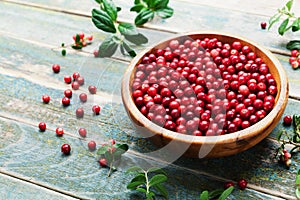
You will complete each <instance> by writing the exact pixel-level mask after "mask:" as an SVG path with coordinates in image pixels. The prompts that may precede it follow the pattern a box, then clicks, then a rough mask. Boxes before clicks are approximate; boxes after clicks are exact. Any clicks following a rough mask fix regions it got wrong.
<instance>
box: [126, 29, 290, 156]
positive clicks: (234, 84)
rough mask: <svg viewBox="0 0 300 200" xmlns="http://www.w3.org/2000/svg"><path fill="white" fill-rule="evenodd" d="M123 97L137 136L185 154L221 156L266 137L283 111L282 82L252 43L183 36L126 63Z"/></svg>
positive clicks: (270, 59)
mask: <svg viewBox="0 0 300 200" xmlns="http://www.w3.org/2000/svg"><path fill="white" fill-rule="evenodd" d="M122 99H123V103H124V106H125V108H126V110H127V113H128V115H129V117H130V118H131V119H132V121H133V122H134V124H135V125H136V127H137V131H138V133H140V134H141V135H143V136H145V137H149V139H151V141H153V142H154V144H156V145H158V146H159V147H164V146H165V145H167V144H168V143H170V142H171V141H172V143H176V145H174V146H175V147H174V148H176V149H177V150H178V148H179V149H180V148H182V149H183V151H182V153H183V154H184V155H185V156H189V157H222V156H228V155H232V154H236V153H238V152H241V151H244V150H247V149H249V148H250V147H252V146H254V145H256V144H257V143H258V142H260V141H261V140H262V139H264V138H265V137H266V136H268V135H269V134H270V132H271V131H272V130H273V129H274V127H275V126H276V125H277V123H278V121H279V120H280V117H281V116H282V114H283V112H284V109H285V107H286V104H287V100H288V80H287V77H286V74H285V71H284V69H283V68H282V66H281V64H280V62H279V61H278V60H277V59H276V58H275V56H274V55H273V54H272V53H271V52H269V51H268V50H266V49H264V48H262V47H260V46H259V45H257V44H255V43H253V42H252V41H249V40H247V39H244V38H241V37H238V36H233V35H229V34H223V33H204V32H196V33H187V34H183V35H179V36H177V37H176V38H170V39H167V40H165V41H162V42H160V43H159V44H157V45H155V46H154V47H151V48H148V49H146V50H145V51H143V52H141V53H140V54H139V55H137V56H136V57H135V58H134V59H133V60H132V62H131V63H130V65H129V66H128V69H127V71H126V73H125V75H124V77H123V82H122ZM203 149H209V151H206V152H205V153H204V154H203V153H201V150H203ZM200 155H201V156H200Z"/></svg>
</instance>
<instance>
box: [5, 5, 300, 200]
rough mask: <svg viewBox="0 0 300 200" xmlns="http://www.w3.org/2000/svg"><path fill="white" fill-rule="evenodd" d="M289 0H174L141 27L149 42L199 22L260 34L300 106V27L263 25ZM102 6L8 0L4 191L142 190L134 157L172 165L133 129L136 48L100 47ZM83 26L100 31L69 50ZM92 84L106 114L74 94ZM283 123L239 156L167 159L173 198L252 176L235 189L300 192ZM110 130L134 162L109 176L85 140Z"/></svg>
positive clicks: (291, 105)
mask: <svg viewBox="0 0 300 200" xmlns="http://www.w3.org/2000/svg"><path fill="white" fill-rule="evenodd" d="M129 2H130V3H129ZM115 3H116V4H117V5H121V7H122V8H123V10H122V12H120V17H119V19H120V20H121V21H126V22H127V21H128V22H131V21H132V20H133V16H135V15H134V14H133V13H131V14H130V13H129V8H130V7H131V4H132V3H133V1H132V2H131V1H128V0H115ZM297 3H299V2H297ZM282 4H283V2H282V1H279V0H276V1H256V2H255V1H253V0H243V1H234V0H227V1H226V2H224V3H222V2H221V1H217V0H202V1H192V0H172V1H171V3H170V6H171V7H173V8H174V9H175V14H174V16H173V17H172V18H170V19H168V20H160V19H156V20H155V21H154V22H151V23H148V24H146V25H145V26H144V27H142V28H140V31H141V32H142V33H143V34H145V35H146V36H147V37H148V38H149V43H148V44H147V45H146V46H150V45H152V44H154V43H156V42H158V41H160V40H162V39H164V38H165V37H168V36H172V35H175V34H176V33H179V32H186V31H196V30H216V31H223V32H228V33H233V34H237V35H241V36H244V37H246V38H248V39H251V40H253V41H256V42H257V43H259V44H261V45H263V46H265V47H266V48H268V49H270V50H271V51H272V52H273V53H274V54H275V56H276V57H277V58H278V59H279V60H280V62H281V63H282V65H283V67H284V68H285V70H286V72H287V74H288V77H289V83H290V93H289V95H290V98H289V102H288V106H287V108H286V110H285V114H299V113H300V102H299V97H300V81H299V77H300V72H299V71H294V70H293V69H292V68H291V66H290V65H289V63H288V59H289V52H288V51H287V50H286V49H285V47H284V46H285V44H286V43H287V41H289V40H290V39H293V38H296V37H298V39H299V33H295V34H291V33H288V34H286V35H285V36H284V37H280V36H278V34H277V29H276V28H277V27H274V28H273V29H271V30H270V31H266V30H262V29H261V28H260V22H262V21H268V19H269V17H270V16H271V15H272V14H274V13H275V11H276V9H277V8H279V7H281V6H282ZM297 6H298V8H299V5H297ZM95 7H97V4H96V3H95V2H94V1H92V0H88V1H79V0H72V1H63V0H53V1H46V0H22V1H21V0H0V11H1V12H0V85H1V87H0V199H101V200H104V199H141V196H139V195H138V194H137V193H134V192H132V191H129V190H127V189H126V184H127V183H128V182H129V181H130V179H131V178H132V177H131V176H128V175H125V173H124V170H125V169H126V167H128V166H130V165H134V164H138V162H154V163H157V164H158V165H160V164H161V165H164V163H163V162H161V161H160V160H157V159H156V158H152V157H147V156H144V154H143V152H147V151H151V150H153V149H154V148H155V147H153V145H152V144H151V143H149V142H148V141H147V140H146V139H141V138H139V136H138V135H137V134H136V133H135V129H134V128H133V125H132V123H131V122H130V120H129V119H128V117H127V115H126V112H125V110H124V108H123V105H122V101H121V98H120V82H121V78H122V75H123V73H124V71H125V69H126V67H127V65H128V63H129V61H130V58H129V57H125V56H122V55H121V54H116V55H115V56H114V57H113V58H106V59H101V58H94V56H93V54H92V52H93V50H94V49H96V48H97V47H98V44H99V43H100V42H101V41H102V40H103V39H104V38H105V36H106V34H105V33H103V32H101V31H99V30H98V29H96V28H95V27H94V25H93V24H92V22H91V10H92V8H95ZM298 10H299V9H298ZM298 15H299V13H298ZM79 32H85V33H86V34H93V35H94V38H95V39H94V41H93V43H92V44H91V45H89V46H88V47H86V48H84V50H83V51H75V50H72V49H71V48H67V55H66V56H65V57H63V56H62V55H61V52H60V50H61V49H60V45H61V43H62V42H64V43H66V44H71V43H72V35H74V34H76V33H79ZM144 48H145V46H141V47H138V48H137V49H138V51H140V50H142V49H144ZM55 63H57V64H60V65H61V66H62V69H61V72H60V73H59V74H54V73H53V72H52V69H51V66H52V64H55ZM75 71H78V72H80V73H81V74H82V75H83V76H84V77H85V80H86V83H85V86H84V87H81V89H80V90H79V91H77V92H76V94H75V96H74V97H73V100H72V104H71V106H69V107H67V108H63V107H62V106H61V104H60V99H61V97H62V96H63V91H64V90H65V89H67V88H69V87H70V86H69V85H67V84H65V83H64V82H63V77H64V75H71V74H72V73H73V72H75ZM91 84H94V85H97V87H98V93H97V95H94V96H93V97H91V98H90V99H89V102H90V103H94V102H96V103H98V104H100V105H101V107H102V110H101V114H100V115H99V116H93V115H92V111H91V110H87V111H86V115H85V117H84V118H83V119H76V116H75V109H76V108H78V107H79V106H83V107H84V108H87V109H88V108H89V107H88V106H89V102H88V103H86V104H82V103H80V102H79V101H78V100H76V98H78V94H79V93H81V92H87V86H88V85H91ZM43 94H48V95H50V96H51V98H52V99H51V102H50V103H49V104H47V105H45V104H43V103H42V102H41V96H42V95H43ZM41 121H45V122H46V123H47V126H48V129H47V131H46V132H39V130H38V127H37V125H38V123H39V122H41ZM58 126H62V127H64V129H65V131H66V134H65V135H64V136H63V137H60V138H58V137H56V136H55V129H56V127H58ZM79 127H85V128H86V129H87V131H88V137H87V138H86V139H81V138H80V137H79V135H78V133H77V130H78V128H79ZM281 128H283V127H282V124H281V123H280V124H278V126H277V127H276V129H275V130H274V131H273V132H272V133H271V134H270V136H269V137H268V138H266V139H265V140H263V141H262V142H261V143H259V144H258V145H257V146H255V147H253V148H251V149H250V150H248V151H245V152H243V153H240V154H237V155H234V156H230V157H226V158H220V159H202V160H200V159H190V158H180V159H178V160H177V161H176V162H174V163H173V164H171V165H168V166H166V167H165V168H164V169H165V171H166V172H167V173H168V177H169V179H168V184H167V189H168V191H169V193H170V199H199V195H200V193H201V191H203V190H213V189H217V188H222V187H223V183H224V181H228V180H233V181H237V180H238V179H240V178H245V179H246V180H248V182H249V185H248V187H247V189H246V190H244V191H241V190H239V189H235V190H234V192H233V194H232V195H231V196H230V197H231V199H296V198H295V195H294V190H295V176H296V170H297V167H298V166H299V164H300V160H299V159H300V157H299V154H298V155H296V156H295V157H294V158H293V163H292V166H291V167H290V169H289V170H287V169H285V168H284V167H283V166H281V165H279V164H278V163H277V161H276V159H274V152H275V149H276V148H277V147H278V143H277V141H276V139H275V137H276V133H277V132H278V131H279V130H280V129H281ZM110 138H115V139H116V140H117V141H118V142H120V143H127V144H128V145H129V146H130V150H129V152H127V153H126V154H124V158H125V159H127V161H128V162H127V166H122V167H121V169H120V170H118V171H117V172H115V173H113V174H112V176H111V177H107V176H106V174H107V169H105V168H100V166H99V164H98V162H97V158H98V157H97V155H96V154H95V153H94V152H90V151H88V149H87V142H88V141H89V140H95V141H96V142H97V143H101V142H105V141H107V140H108V139H110ZM62 143H69V144H70V145H71V148H72V154H71V155H70V156H67V157H66V156H62V154H61V152H60V146H61V144H62Z"/></svg>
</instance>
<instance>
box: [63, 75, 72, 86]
mask: <svg viewBox="0 0 300 200" xmlns="http://www.w3.org/2000/svg"><path fill="white" fill-rule="evenodd" d="M64 81H65V83H67V84H70V83H71V82H72V77H71V76H69V75H67V76H65V77H64Z"/></svg>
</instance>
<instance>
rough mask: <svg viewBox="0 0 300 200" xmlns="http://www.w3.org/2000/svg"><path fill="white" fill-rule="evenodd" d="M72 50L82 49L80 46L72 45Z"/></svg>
mask: <svg viewBox="0 0 300 200" xmlns="http://www.w3.org/2000/svg"><path fill="white" fill-rule="evenodd" d="M72 48H73V49H76V50H79V49H82V45H72Z"/></svg>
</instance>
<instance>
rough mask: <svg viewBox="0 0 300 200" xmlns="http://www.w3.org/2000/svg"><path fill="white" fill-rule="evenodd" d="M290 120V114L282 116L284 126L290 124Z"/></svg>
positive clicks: (291, 119)
mask: <svg viewBox="0 0 300 200" xmlns="http://www.w3.org/2000/svg"><path fill="white" fill-rule="evenodd" d="M292 121H293V118H292V116H290V115H286V116H285V117H284V118H283V124H284V125H285V126H290V125H291V124H292Z"/></svg>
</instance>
